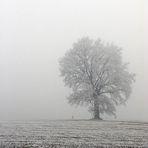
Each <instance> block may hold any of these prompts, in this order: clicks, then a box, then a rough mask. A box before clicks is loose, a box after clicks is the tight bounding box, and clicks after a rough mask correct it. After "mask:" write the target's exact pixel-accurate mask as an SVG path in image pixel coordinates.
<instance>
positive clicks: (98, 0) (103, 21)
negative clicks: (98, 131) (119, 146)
mask: <svg viewBox="0 0 148 148" xmlns="http://www.w3.org/2000/svg"><path fill="white" fill-rule="evenodd" d="M147 26H148V1H147V0H1V1H0V120H36V119H37V120H38V119H47V120H50V119H71V117H72V115H73V116H74V118H75V119H80V118H82V119H84V118H86V119H88V118H91V115H90V113H89V112H88V111H87V108H86V107H77V108H76V107H75V106H73V107H71V106H70V105H69V104H68V101H67V100H66V96H68V95H69V92H70V89H69V88H66V87H65V86H64V83H63V81H62V78H61V77H60V72H59V63H58V61H59V58H60V57H63V56H64V54H65V52H66V51H67V50H68V49H69V48H71V47H72V44H73V43H74V42H76V41H77V40H78V39H79V38H81V37H84V36H89V37H90V38H92V39H97V38H101V39H102V40H103V41H104V42H114V44H116V45H118V46H120V47H122V48H123V60H124V61H126V62H129V63H130V65H129V71H131V72H134V73H136V82H135V83H134V85H133V91H132V94H131V96H130V99H129V100H128V101H127V105H126V106H120V107H118V108H117V120H141V121H148V115H147V114H148V98H147V97H148V90H147V88H148V58H147V55H148V44H147V40H146V39H147V38H148V28H147ZM106 119H114V117H112V118H111V117H110V118H109V117H106Z"/></svg>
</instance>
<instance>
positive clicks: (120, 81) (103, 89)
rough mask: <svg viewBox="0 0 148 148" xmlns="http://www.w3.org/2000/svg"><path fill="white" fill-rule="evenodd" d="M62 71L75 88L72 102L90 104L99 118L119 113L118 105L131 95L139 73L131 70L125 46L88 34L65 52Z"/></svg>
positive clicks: (61, 64)
mask: <svg viewBox="0 0 148 148" xmlns="http://www.w3.org/2000/svg"><path fill="white" fill-rule="evenodd" d="M60 71H61V76H62V77H63V78H64V82H65V85H66V86H68V87H70V88H71V89H72V93H71V94H70V95H69V97H68V100H69V103H70V104H78V105H88V106H89V107H90V111H92V112H93V113H94V118H95V119H100V114H104V113H106V114H108V115H115V112H116V106H117V105H120V104H124V103H125V102H126V101H127V99H128V98H129V96H130V94H131V84H132V82H133V81H134V76H135V74H133V73H129V72H128V64H127V63H124V62H123V60H122V49H121V48H119V47H118V46H115V45H114V44H109V43H106V44H105V43H103V42H102V41H101V40H100V39H98V40H96V41H93V40H91V39H89V38H88V37H84V38H82V39H80V40H78V42H76V43H74V44H73V47H72V48H71V49H69V50H68V51H67V52H66V53H65V55H64V57H63V58H61V60H60Z"/></svg>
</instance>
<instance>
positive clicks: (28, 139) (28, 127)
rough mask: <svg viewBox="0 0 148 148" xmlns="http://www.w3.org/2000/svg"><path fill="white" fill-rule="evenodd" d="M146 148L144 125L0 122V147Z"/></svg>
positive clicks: (147, 135)
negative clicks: (120, 147)
mask: <svg viewBox="0 0 148 148" xmlns="http://www.w3.org/2000/svg"><path fill="white" fill-rule="evenodd" d="M14 146H17V147H36V148H37V147H53V148H55V147H74V148H76V147H84V148H87V147H97V146H98V147H99V146H102V147H116V146H134V147H148V123H142V122H116V121H112V122H111V121H100V122H99V121H91V120H90V121H89V120H86V121H84V120H83V121H80V120H78V121H76V120H75V121H68V120H67V121H66V120H65V121H64V120H63V121H62V120H61V121H32V122H31V121H30V122H16V121H11V122H10V121H9V122H6V121H5V122H0V147H14Z"/></svg>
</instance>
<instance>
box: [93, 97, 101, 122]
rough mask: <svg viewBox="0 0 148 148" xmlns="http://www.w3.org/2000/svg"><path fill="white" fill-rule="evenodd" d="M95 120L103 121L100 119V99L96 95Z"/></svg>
mask: <svg viewBox="0 0 148 148" xmlns="http://www.w3.org/2000/svg"><path fill="white" fill-rule="evenodd" d="M94 119H95V120H102V119H101V118H100V110H99V102H98V97H97V96H96V95H94Z"/></svg>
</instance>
